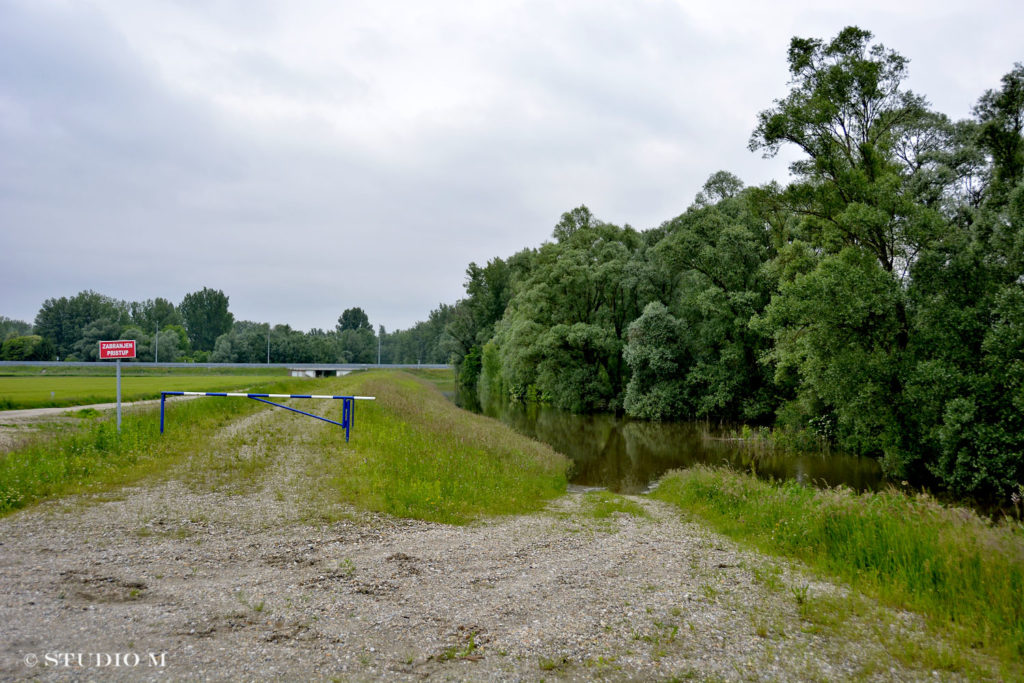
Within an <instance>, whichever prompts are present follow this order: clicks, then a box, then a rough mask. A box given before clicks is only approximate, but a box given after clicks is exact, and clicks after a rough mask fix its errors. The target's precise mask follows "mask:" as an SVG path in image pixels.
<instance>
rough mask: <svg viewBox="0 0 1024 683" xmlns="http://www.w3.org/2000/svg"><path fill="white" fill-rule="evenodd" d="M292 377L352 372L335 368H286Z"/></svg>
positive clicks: (323, 375) (339, 374)
mask: <svg viewBox="0 0 1024 683" xmlns="http://www.w3.org/2000/svg"><path fill="white" fill-rule="evenodd" d="M288 372H290V373H291V376H292V377H341V376H342V375H347V374H348V373H350V372H352V371H351V370H338V369H337V368H288Z"/></svg>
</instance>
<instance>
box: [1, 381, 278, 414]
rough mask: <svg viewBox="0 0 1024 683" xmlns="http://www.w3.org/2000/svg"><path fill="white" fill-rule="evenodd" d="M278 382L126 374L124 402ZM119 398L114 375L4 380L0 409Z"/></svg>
mask: <svg viewBox="0 0 1024 683" xmlns="http://www.w3.org/2000/svg"><path fill="white" fill-rule="evenodd" d="M278 379H280V378H275V377H271V376H268V375H186V376H175V375H169V376H168V375H164V376H160V375H157V376H153V375H146V376H141V377H136V376H124V375H122V377H121V400H122V401H139V400H143V399H147V398H159V397H160V392H161V391H232V390H243V389H247V388H251V387H253V386H255V385H258V384H265V383H266V382H269V381H275V380H278ZM116 399H117V380H116V379H115V378H114V377H113V376H92V377H67V376H56V375H35V376H31V377H0V410H16V409H19V408H48V407H63V406H77V405H88V404H90V403H110V402H113V401H115V400H116Z"/></svg>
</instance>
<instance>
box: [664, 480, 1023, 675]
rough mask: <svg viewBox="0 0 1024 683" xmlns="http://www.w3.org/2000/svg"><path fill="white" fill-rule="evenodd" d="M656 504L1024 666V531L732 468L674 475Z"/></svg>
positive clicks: (881, 496) (903, 497) (959, 511)
mask: <svg viewBox="0 0 1024 683" xmlns="http://www.w3.org/2000/svg"><path fill="white" fill-rule="evenodd" d="M653 496H654V497H655V498H657V499H659V500H663V501H666V502H669V503H672V504H673V505H675V506H676V507H678V508H679V509H680V510H682V511H685V513H686V514H688V515H690V516H691V518H693V519H697V520H700V521H701V522H704V523H707V524H710V525H711V526H712V528H714V529H716V530H717V531H719V532H721V533H724V534H726V535H728V536H730V537H732V538H734V539H737V540H741V541H743V542H745V543H747V544H749V545H750V546H752V547H754V548H757V549H759V550H761V551H764V552H768V553H772V554H774V555H780V556H783V557H789V558H793V559H797V560H800V561H801V562H803V563H806V564H807V565H808V566H809V567H811V568H813V569H815V570H817V571H819V572H821V573H823V574H825V575H830V576H835V577H837V578H839V579H841V580H843V581H845V582H849V583H850V584H851V585H852V586H854V587H855V588H857V589H859V590H862V591H865V592H866V593H867V594H869V595H873V596H875V597H877V598H879V599H880V600H882V601H883V602H884V603H886V604H889V605H892V606H895V607H901V608H903V607H905V608H909V609H913V610H915V611H917V612H919V613H921V614H924V615H926V616H927V617H928V619H929V623H930V624H931V625H932V626H934V627H935V628H938V629H942V630H945V631H947V632H949V633H951V634H955V637H956V639H957V640H958V641H959V643H960V647H959V648H958V649H959V650H960V651H965V650H986V651H990V652H994V653H996V654H997V655H998V656H999V657H1000V658H1002V659H1003V660H1004V661H1007V662H1014V661H1016V662H1020V661H1024V525H1022V524H1021V522H1020V520H1019V519H1009V518H1008V519H1004V520H1003V521H1002V523H999V524H993V523H992V522H991V521H990V520H988V519H985V518H982V517H979V516H977V515H976V514H975V513H973V512H972V511H971V510H969V509H967V508H955V507H954V508H948V507H945V506H942V505H940V504H939V503H938V502H936V501H935V500H934V499H931V498H929V497H928V496H924V495H918V496H913V497H912V496H910V495H907V494H904V493H900V492H897V491H892V490H890V491H882V492H877V493H861V494H857V493H855V492H853V491H851V490H849V489H845V488H837V489H823V490H822V489H813V488H810V487H807V486H802V485H800V484H798V483H796V482H793V481H787V482H773V483H768V482H763V481H760V480H758V479H755V478H753V477H750V476H747V475H743V474H739V473H736V472H733V471H730V470H727V469H722V468H718V469H714V468H707V467H695V468H691V469H689V470H685V471H678V472H673V473H670V474H669V475H667V476H665V477H664V478H663V479H662V480H661V482H660V483H659V486H658V489H657V490H656V491H655V492H654V494H653Z"/></svg>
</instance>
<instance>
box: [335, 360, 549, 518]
mask: <svg viewBox="0 0 1024 683" xmlns="http://www.w3.org/2000/svg"><path fill="white" fill-rule="evenodd" d="M344 380H348V381H347V382H345V381H344ZM344 380H343V384H344V385H345V386H346V387H347V390H350V391H352V392H353V393H356V394H360V395H370V396H376V397H377V400H376V401H374V402H372V403H370V402H366V403H359V404H358V408H357V413H356V423H355V431H354V434H355V436H354V437H353V439H352V441H351V442H350V443H349V444H348V446H347V448H344V449H341V450H340V452H339V453H338V467H337V471H338V472H339V474H338V475H336V476H335V477H334V478H333V479H332V481H331V484H332V486H333V487H334V488H335V490H336V491H337V493H338V495H340V497H341V499H342V500H343V501H345V502H349V503H353V504H355V505H357V506H359V507H363V508H366V509H370V510H375V511H379V512H386V513H389V514H393V515H397V516H400V517H412V518H416V519H425V520H431V521H436V522H446V523H456V524H461V523H466V522H469V521H472V520H474V519H477V518H479V517H481V516H484V515H501V514H518V513H525V512H530V511H533V510H537V509H540V508H541V507H542V506H543V505H544V503H545V501H547V500H549V499H551V498H554V497H556V496H558V495H561V494H562V493H564V492H565V488H566V478H565V473H566V470H567V468H568V461H567V460H566V459H565V458H564V457H563V456H561V455H559V454H558V453H556V452H555V451H554V450H552V449H551V448H549V447H548V446H546V445H544V444H541V443H539V442H537V441H534V440H532V439H529V438H526V437H523V436H521V435H519V434H517V433H515V432H513V431H512V430H511V429H509V428H507V427H505V426H504V425H502V424H501V423H500V422H498V421H497V420H492V419H490V418H486V417H483V416H481V415H476V414H473V413H470V412H467V411H464V410H461V409H459V408H457V407H456V406H455V405H453V404H452V403H451V402H450V401H448V400H447V399H445V398H444V396H443V395H442V394H441V393H440V392H439V391H438V390H437V389H436V388H435V387H434V386H432V385H431V384H430V383H429V382H426V381H423V380H421V379H418V378H416V377H414V376H411V375H409V374H408V373H399V372H394V371H373V372H368V373H362V374H359V375H353V376H350V377H346V378H344ZM329 439H330V437H329V436H328V435H325V442H324V443H325V447H333V443H334V442H333V441H330V440H329ZM328 445H330V446H328Z"/></svg>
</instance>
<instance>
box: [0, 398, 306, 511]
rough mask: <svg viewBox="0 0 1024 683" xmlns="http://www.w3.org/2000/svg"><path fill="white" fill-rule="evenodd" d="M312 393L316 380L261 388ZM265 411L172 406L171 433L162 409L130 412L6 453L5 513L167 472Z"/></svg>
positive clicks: (0, 484)
mask: <svg viewBox="0 0 1024 683" xmlns="http://www.w3.org/2000/svg"><path fill="white" fill-rule="evenodd" d="M300 386H301V388H302V389H303V390H305V391H308V390H309V388H310V385H309V380H305V381H304V380H292V381H290V382H278V383H268V384H266V385H263V386H262V387H261V388H263V389H266V390H267V391H268V392H270V391H274V392H277V391H280V392H282V393H287V392H289V391H290V390H291V389H292V388H296V387H300ZM264 408H266V407H265V406H263V405H262V404H259V403H257V402H255V401H246V400H242V399H199V400H194V401H182V402H174V403H173V404H168V406H167V410H168V427H167V433H166V434H164V435H163V436H161V435H160V418H159V415H158V413H157V410H158V409H157V408H156V407H149V408H146V409H138V408H135V409H129V410H128V411H126V412H125V414H124V415H123V419H122V424H121V431H120V432H118V431H117V427H116V424H115V421H114V420H113V419H112V418H111V416H110V415H104V414H102V413H99V414H97V415H96V416H95V417H91V418H85V419H83V421H82V423H81V424H80V425H78V426H76V427H73V428H71V429H70V430H69V431H66V432H64V433H59V434H57V435H56V436H55V437H54V438H52V439H41V440H37V441H35V442H33V443H30V444H29V445H27V446H24V447H21V448H17V449H15V450H12V451H8V452H6V453H2V454H0V516H2V515H4V514H8V513H10V512H12V511H14V510H17V509H19V508H23V507H25V506H28V505H30V504H32V503H34V502H36V501H38V500H41V499H44V498H48V497H52V496H59V495H64V494H67V493H72V492H76V491H82V490H89V489H93V488H103V487H108V486H117V485H121V484H125V483H129V482H131V481H135V480H138V479H140V478H142V477H144V476H147V475H151V474H155V473H158V472H162V471H164V470H166V469H167V468H168V467H169V466H170V465H171V464H173V463H174V462H176V461H177V460H178V459H180V458H181V457H183V456H184V455H186V454H188V453H190V452H195V451H197V450H199V449H201V448H202V447H203V446H204V444H205V443H207V442H208V440H209V438H210V437H211V436H212V435H213V434H214V433H215V431H216V430H217V429H219V428H220V427H223V426H224V425H226V424H227V423H228V422H230V421H231V420H234V419H237V418H239V417H241V416H243V415H247V414H249V413H252V412H254V411H256V410H260V409H264Z"/></svg>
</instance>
